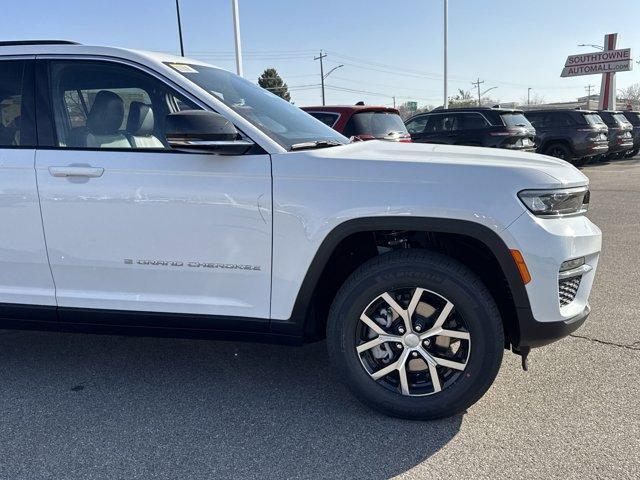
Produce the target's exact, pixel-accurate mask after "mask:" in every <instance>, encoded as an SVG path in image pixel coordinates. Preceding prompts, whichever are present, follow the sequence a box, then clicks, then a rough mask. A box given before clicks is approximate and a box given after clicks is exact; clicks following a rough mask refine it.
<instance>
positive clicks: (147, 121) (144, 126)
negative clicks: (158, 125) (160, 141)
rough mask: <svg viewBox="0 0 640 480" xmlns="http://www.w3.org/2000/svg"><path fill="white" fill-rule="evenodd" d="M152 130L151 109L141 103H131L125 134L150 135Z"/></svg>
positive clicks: (149, 106)
mask: <svg viewBox="0 0 640 480" xmlns="http://www.w3.org/2000/svg"><path fill="white" fill-rule="evenodd" d="M153 128H154V120H153V109H152V108H151V105H147V104H146V103H142V102H131V105H130V106H129V117H127V132H129V133H130V134H131V135H152V134H153Z"/></svg>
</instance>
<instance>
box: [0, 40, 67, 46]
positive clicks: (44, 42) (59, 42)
mask: <svg viewBox="0 0 640 480" xmlns="http://www.w3.org/2000/svg"><path fill="white" fill-rule="evenodd" d="M18 45H80V44H79V43H78V42H72V41H70V40H15V41H8V42H0V47H13V46H18Z"/></svg>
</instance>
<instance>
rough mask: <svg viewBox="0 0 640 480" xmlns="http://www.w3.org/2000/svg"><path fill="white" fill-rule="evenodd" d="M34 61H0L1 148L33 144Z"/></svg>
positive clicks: (31, 145)
mask: <svg viewBox="0 0 640 480" xmlns="http://www.w3.org/2000/svg"><path fill="white" fill-rule="evenodd" d="M33 89H34V85H33V62H32V61H29V60H2V61H0V148H2V147H5V148H6V147H33V146H35V143H36V142H35V127H34V103H33Z"/></svg>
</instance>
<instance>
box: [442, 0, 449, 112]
mask: <svg viewBox="0 0 640 480" xmlns="http://www.w3.org/2000/svg"><path fill="white" fill-rule="evenodd" d="M448 42H449V0H444V102H443V106H444V108H449V97H448V94H447V47H448V45H447V44H448Z"/></svg>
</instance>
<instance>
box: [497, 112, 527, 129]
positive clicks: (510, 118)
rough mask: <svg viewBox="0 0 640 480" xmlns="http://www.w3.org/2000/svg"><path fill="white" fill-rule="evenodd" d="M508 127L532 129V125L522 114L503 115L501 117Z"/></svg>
mask: <svg viewBox="0 0 640 480" xmlns="http://www.w3.org/2000/svg"><path fill="white" fill-rule="evenodd" d="M500 117H502V121H503V122H504V124H505V125H506V126H507V127H530V126H531V123H530V122H529V120H527V117H525V116H524V114H522V113H503V114H501V115H500Z"/></svg>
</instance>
